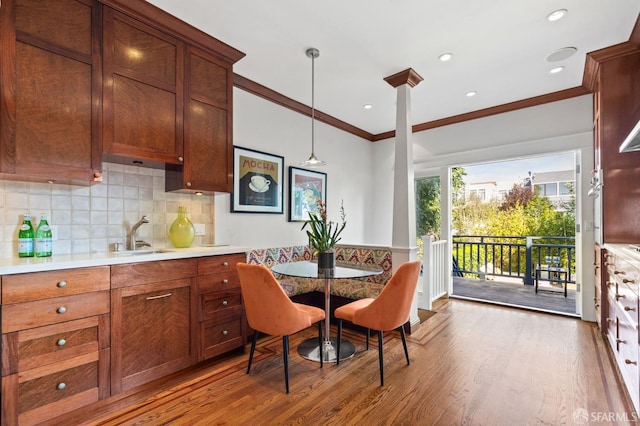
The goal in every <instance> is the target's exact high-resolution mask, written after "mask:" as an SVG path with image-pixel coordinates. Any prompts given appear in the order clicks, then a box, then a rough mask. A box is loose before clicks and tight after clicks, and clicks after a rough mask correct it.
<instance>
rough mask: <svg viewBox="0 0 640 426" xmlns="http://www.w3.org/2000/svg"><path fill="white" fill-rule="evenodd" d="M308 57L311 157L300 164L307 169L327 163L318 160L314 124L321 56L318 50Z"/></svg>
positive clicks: (312, 51)
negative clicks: (317, 66) (317, 59)
mask: <svg viewBox="0 0 640 426" xmlns="http://www.w3.org/2000/svg"><path fill="white" fill-rule="evenodd" d="M307 56H308V57H309V58H311V156H310V157H309V159H308V160H307V161H304V162H302V163H300V165H301V166H306V167H318V166H324V165H325V164H327V163H325V162H324V161H322V160H318V158H317V157H316V154H315V152H314V148H315V143H314V142H315V141H314V124H315V118H316V110H315V87H314V86H315V61H316V58H317V57H318V56H320V51H319V50H318V49H316V48H313V47H312V48H310V49H307Z"/></svg>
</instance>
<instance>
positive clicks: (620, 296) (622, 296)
mask: <svg viewBox="0 0 640 426" xmlns="http://www.w3.org/2000/svg"><path fill="white" fill-rule="evenodd" d="M618 299H624V294H618V293H616V300H618Z"/></svg>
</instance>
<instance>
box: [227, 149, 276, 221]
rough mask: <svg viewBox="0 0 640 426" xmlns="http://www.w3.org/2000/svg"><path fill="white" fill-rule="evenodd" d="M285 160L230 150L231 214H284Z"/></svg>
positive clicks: (251, 151) (252, 151) (257, 152)
mask: <svg viewBox="0 0 640 426" xmlns="http://www.w3.org/2000/svg"><path fill="white" fill-rule="evenodd" d="M283 169H284V157H281V156H279V155H273V154H267V153H266V152H260V151H254V150H252V149H247V148H241V147H239V146H234V147H233V192H232V193H231V212H232V213H280V214H282V212H283V207H282V205H283V202H282V198H283V195H284V188H283V186H284V185H283V183H284V182H283V180H284V179H283V178H284V171H283Z"/></svg>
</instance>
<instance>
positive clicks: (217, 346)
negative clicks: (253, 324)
mask: <svg viewBox="0 0 640 426" xmlns="http://www.w3.org/2000/svg"><path fill="white" fill-rule="evenodd" d="M201 327H202V342H203V348H204V358H205V359H207V358H211V357H213V356H216V355H220V354H223V353H225V352H228V351H230V350H232V349H235V348H239V347H242V346H243V342H242V319H241V318H237V319H231V320H229V321H224V322H222V321H207V322H205V323H202V325H201Z"/></svg>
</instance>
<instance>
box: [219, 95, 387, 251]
mask: <svg viewBox="0 0 640 426" xmlns="http://www.w3.org/2000/svg"><path fill="white" fill-rule="evenodd" d="M233 95H234V105H233V108H234V111H233V112H234V125H233V132H234V134H233V140H234V145H236V146H241V147H245V148H251V149H255V150H258V151H263V152H267V153H271V154H277V155H281V156H283V157H284V165H285V170H284V181H285V182H284V191H285V194H284V211H283V214H261V213H230V196H229V195H228V194H219V195H216V196H215V223H216V226H215V242H216V244H234V245H241V246H247V247H252V248H266V247H277V246H287V245H298V244H306V243H307V238H306V233H305V232H303V231H301V230H300V228H301V227H302V223H300V222H288V202H289V197H288V189H289V166H295V167H300V166H299V163H300V162H302V161H304V160H306V159H307V158H309V154H310V153H311V119H310V118H309V117H307V116H304V115H302V114H299V113H296V112H294V111H291V110H289V109H286V108H283V107H280V106H278V105H275V104H273V103H271V102H268V101H265V100H263V99H262V98H259V97H257V96H254V95H252V94H249V93H247V92H245V91H243V90H240V89H234V92H233ZM373 151H374V146H373V144H372V143H371V142H369V141H366V140H364V139H361V138H358V137H356V136H353V135H351V134H348V133H345V132H343V131H340V130H338V129H336V128H334V127H331V126H327V125H325V124H323V123H320V122H318V121H316V125H315V153H316V156H317V157H318V158H320V159H321V160H324V161H326V162H327V165H326V166H323V167H319V168H316V170H317V171H320V172H323V173H326V174H327V210H328V212H327V213H328V217H329V220H339V218H340V216H339V208H340V203H341V201H343V202H344V208H345V211H346V215H347V226H346V228H345V230H344V232H343V234H342V241H341V243H345V244H371V243H372V241H374V239H373V238H372V237H371V231H370V230H371V229H372V223H373V221H372V218H373V217H374V208H373V206H374V202H373V199H372V198H373V197H372V194H374V193H375V192H376V190H377V189H376V188H375V186H374V185H372V179H371V177H372V175H373V174H374V170H373ZM387 226H388V227H389V229H391V224H390V223H389V224H387Z"/></svg>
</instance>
